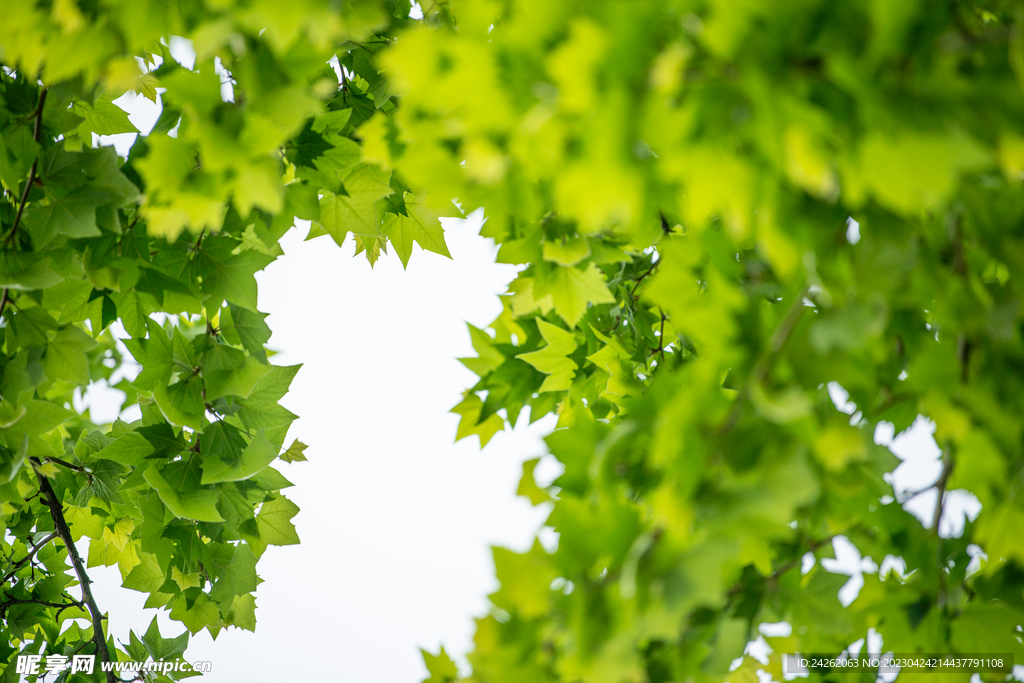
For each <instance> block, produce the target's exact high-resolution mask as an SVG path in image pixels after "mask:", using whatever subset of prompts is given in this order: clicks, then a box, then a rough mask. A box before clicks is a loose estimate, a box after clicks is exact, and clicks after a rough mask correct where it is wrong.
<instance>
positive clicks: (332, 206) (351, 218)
mask: <svg viewBox="0 0 1024 683" xmlns="http://www.w3.org/2000/svg"><path fill="white" fill-rule="evenodd" d="M338 176H339V178H340V179H341V181H342V183H343V184H344V186H345V192H344V194H335V193H333V192H327V193H325V194H324V196H323V198H322V199H321V200H320V224H321V225H322V226H323V228H324V230H326V231H327V233H328V234H329V235H330V236H331V237H332V238H334V241H335V242H337V243H338V244H339V245H341V244H342V243H343V242H344V241H345V236H346V235H347V234H348V233H349V232H353V233H356V234H358V235H371V236H373V235H380V234H381V231H380V220H379V219H378V218H377V208H376V202H377V200H378V199H381V198H382V197H386V196H388V195H389V194H391V193H392V192H393V190H392V189H391V186H390V185H389V184H388V181H389V178H390V173H388V172H386V171H384V170H382V169H381V168H380V167H379V166H376V165H374V164H358V165H356V166H353V167H351V168H350V169H348V170H346V171H345V172H342V173H339V174H338Z"/></svg>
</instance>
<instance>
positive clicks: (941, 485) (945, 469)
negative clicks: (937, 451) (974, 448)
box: [932, 447, 953, 534]
mask: <svg viewBox="0 0 1024 683" xmlns="http://www.w3.org/2000/svg"><path fill="white" fill-rule="evenodd" d="M952 470H953V459H952V458H951V457H950V455H949V448H948V447H947V448H945V449H943V451H942V474H940V475H939V480H938V481H937V482H935V484H934V486H935V488H936V489H938V491H939V497H938V499H937V500H936V501H935V511H934V512H933V513H932V529H933V530H934V531H935V533H936V534H938V533H939V522H941V521H942V512H943V509H942V508H943V505H944V501H943V498H945V497H946V482H948V481H949V475H950V472H951V471H952Z"/></svg>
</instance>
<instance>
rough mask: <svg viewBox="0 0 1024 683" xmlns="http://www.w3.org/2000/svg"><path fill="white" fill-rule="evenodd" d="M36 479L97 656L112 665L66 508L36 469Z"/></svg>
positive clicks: (112, 682)
mask: <svg viewBox="0 0 1024 683" xmlns="http://www.w3.org/2000/svg"><path fill="white" fill-rule="evenodd" d="M32 462H33V463H34V464H35V465H36V466H38V465H39V464H40V463H39V460H38V459H37V458H32ZM36 478H37V479H38V480H39V491H40V493H41V494H42V495H41V496H40V500H42V501H43V502H44V503H45V504H46V506H47V507H48V508H50V516H51V517H52V518H53V525H54V527H55V528H56V530H57V534H58V535H59V536H60V539H61V540H62V541H63V542H64V545H65V547H67V549H68V557H69V558H71V564H72V565H73V566H74V568H75V574H76V575H77V576H78V582H79V584H81V586H82V602H83V603H84V604H85V605H86V606H87V607H88V608H89V614H90V615H91V616H92V636H93V641H94V642H95V643H96V654H97V655H98V656H99V658H100V661H101V662H103V663H106V664H110V652H109V651H108V650H107V640H106V638H105V637H104V635H103V612H101V611H100V608H99V606H98V605H97V604H96V599H95V598H94V597H93V595H92V588H90V584H91V583H92V581H91V580H90V579H89V574H87V573H86V571H85V565H84V564H83V563H82V557H81V556H80V555H79V554H78V548H76V547H75V542H74V539H72V538H71V529H69V528H68V523H67V521H66V520H65V519H64V506H63V505H62V503H61V500H60V499H59V498H58V497H57V494H56V492H54V490H53V486H51V485H50V480H49V479H47V478H46V477H44V476H43V475H42V474H40V473H39V470H38V469H36ZM106 673H107V683H117V678H116V677H115V676H114V673H113V672H112V671H107V672H106Z"/></svg>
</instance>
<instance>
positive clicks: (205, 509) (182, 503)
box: [144, 467, 224, 633]
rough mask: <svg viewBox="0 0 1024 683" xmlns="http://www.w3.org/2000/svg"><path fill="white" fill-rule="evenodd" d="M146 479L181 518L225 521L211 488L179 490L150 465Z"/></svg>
mask: <svg viewBox="0 0 1024 683" xmlns="http://www.w3.org/2000/svg"><path fill="white" fill-rule="evenodd" d="M144 476H145V478H146V481H147V482H149V485H150V486H152V487H153V488H154V489H156V492H157V494H159V495H160V500H162V501H163V503H164V505H166V506H167V509H168V510H170V511H171V513H172V514H173V515H174V516H175V517H178V518H180V519H194V520H197V521H200V522H223V521H224V518H223V517H221V515H220V512H218V511H217V501H218V499H219V496H218V494H217V492H216V491H214V490H211V489H194V488H191V487H189V488H186V489H184V490H179V489H176V488H175V487H173V486H172V485H171V484H170V483H169V482H168V481H167V480H166V479H165V478H164V476H163V474H161V472H160V470H158V469H157V468H156V467H150V468H149V469H148V470H146V473H145V475H144ZM193 633H195V631H193Z"/></svg>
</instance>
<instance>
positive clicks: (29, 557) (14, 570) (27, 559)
mask: <svg viewBox="0 0 1024 683" xmlns="http://www.w3.org/2000/svg"><path fill="white" fill-rule="evenodd" d="M56 537H57V532H54V533H52V534H50V535H49V536H47V537H46V538H44V539H43V540H42V541H41V542H40V543H38V544H36V545H34V546H32V549H31V550H29V553H28V555H26V556H25V557H23V558H21V559H20V560H18V561H17V562H15V563H14V564H12V565H11V570H10V571H9V572H7V573H6V574H4V576H3V578H2V579H0V586H2V585H3V584H5V583H7V581H8V579H10V578H11V577H12V576H14V575H15V573H17V571H18V570H19V569H21V568H22V567H23V566H25V563H26V562H30V561H31V560H32V558H33V557H35V555H36V553H38V552H39V551H40V550H42V548H43V546H44V545H46V544H47V543H49V542H50V541H52V540H53V539H55V538H56ZM12 554H13V553H12Z"/></svg>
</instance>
